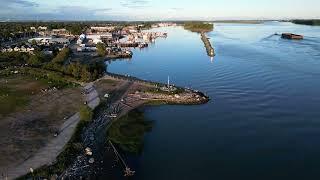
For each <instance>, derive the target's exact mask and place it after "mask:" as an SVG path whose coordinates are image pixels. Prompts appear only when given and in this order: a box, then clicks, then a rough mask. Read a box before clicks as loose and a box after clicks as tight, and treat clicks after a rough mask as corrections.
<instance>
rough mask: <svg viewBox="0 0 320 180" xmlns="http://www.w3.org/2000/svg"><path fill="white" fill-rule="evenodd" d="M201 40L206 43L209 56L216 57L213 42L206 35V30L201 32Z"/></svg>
mask: <svg viewBox="0 0 320 180" xmlns="http://www.w3.org/2000/svg"><path fill="white" fill-rule="evenodd" d="M201 40H202V41H203V43H204V46H205V48H206V50H207V54H208V56H210V57H214V56H215V52H214V49H213V47H212V45H211V42H210V41H209V38H208V37H207V36H206V34H205V33H204V32H202V33H201Z"/></svg>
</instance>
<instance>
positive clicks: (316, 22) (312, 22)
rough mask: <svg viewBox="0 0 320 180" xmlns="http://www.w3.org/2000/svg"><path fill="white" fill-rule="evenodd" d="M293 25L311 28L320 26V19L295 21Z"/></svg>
mask: <svg viewBox="0 0 320 180" xmlns="http://www.w3.org/2000/svg"><path fill="white" fill-rule="evenodd" d="M292 23H295V24H303V25H310V26H320V19H309V20H293V21H292Z"/></svg>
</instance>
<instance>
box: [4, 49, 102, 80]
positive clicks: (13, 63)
mask: <svg viewBox="0 0 320 180" xmlns="http://www.w3.org/2000/svg"><path fill="white" fill-rule="evenodd" d="M71 56H72V52H71V50H70V49H69V48H64V49H63V50H61V51H60V52H59V53H57V55H56V56H52V55H51V56H50V55H44V54H43V53H41V52H36V53H34V54H28V53H22V52H5V53H0V74H2V75H5V74H6V75H10V74H13V73H25V74H31V75H32V76H37V75H39V78H40V77H41V78H44V76H45V77H46V78H48V79H53V80H57V81H61V82H62V81H67V80H71V81H72V82H78V81H79V82H90V81H93V80H96V79H98V78H99V77H101V76H102V75H103V74H104V73H105V68H106V67H105V64H104V62H103V61H91V62H88V63H86V64H82V63H80V62H71V61H69V60H70V59H71ZM37 71H38V73H37Z"/></svg>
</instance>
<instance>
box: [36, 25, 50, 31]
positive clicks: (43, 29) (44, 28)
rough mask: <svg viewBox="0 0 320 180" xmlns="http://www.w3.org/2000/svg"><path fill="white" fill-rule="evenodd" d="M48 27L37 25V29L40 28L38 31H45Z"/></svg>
mask: <svg viewBox="0 0 320 180" xmlns="http://www.w3.org/2000/svg"><path fill="white" fill-rule="evenodd" d="M47 29H48V28H47V27H45V26H39V27H38V30H40V31H46V30H47Z"/></svg>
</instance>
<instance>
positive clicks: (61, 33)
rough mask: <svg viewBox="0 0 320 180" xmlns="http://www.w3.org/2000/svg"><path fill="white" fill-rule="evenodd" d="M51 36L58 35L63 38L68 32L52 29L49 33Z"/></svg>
mask: <svg viewBox="0 0 320 180" xmlns="http://www.w3.org/2000/svg"><path fill="white" fill-rule="evenodd" d="M51 34H52V35H60V36H64V35H67V36H68V35H70V32H69V31H68V30H66V29H64V28H63V29H52V31H51Z"/></svg>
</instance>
